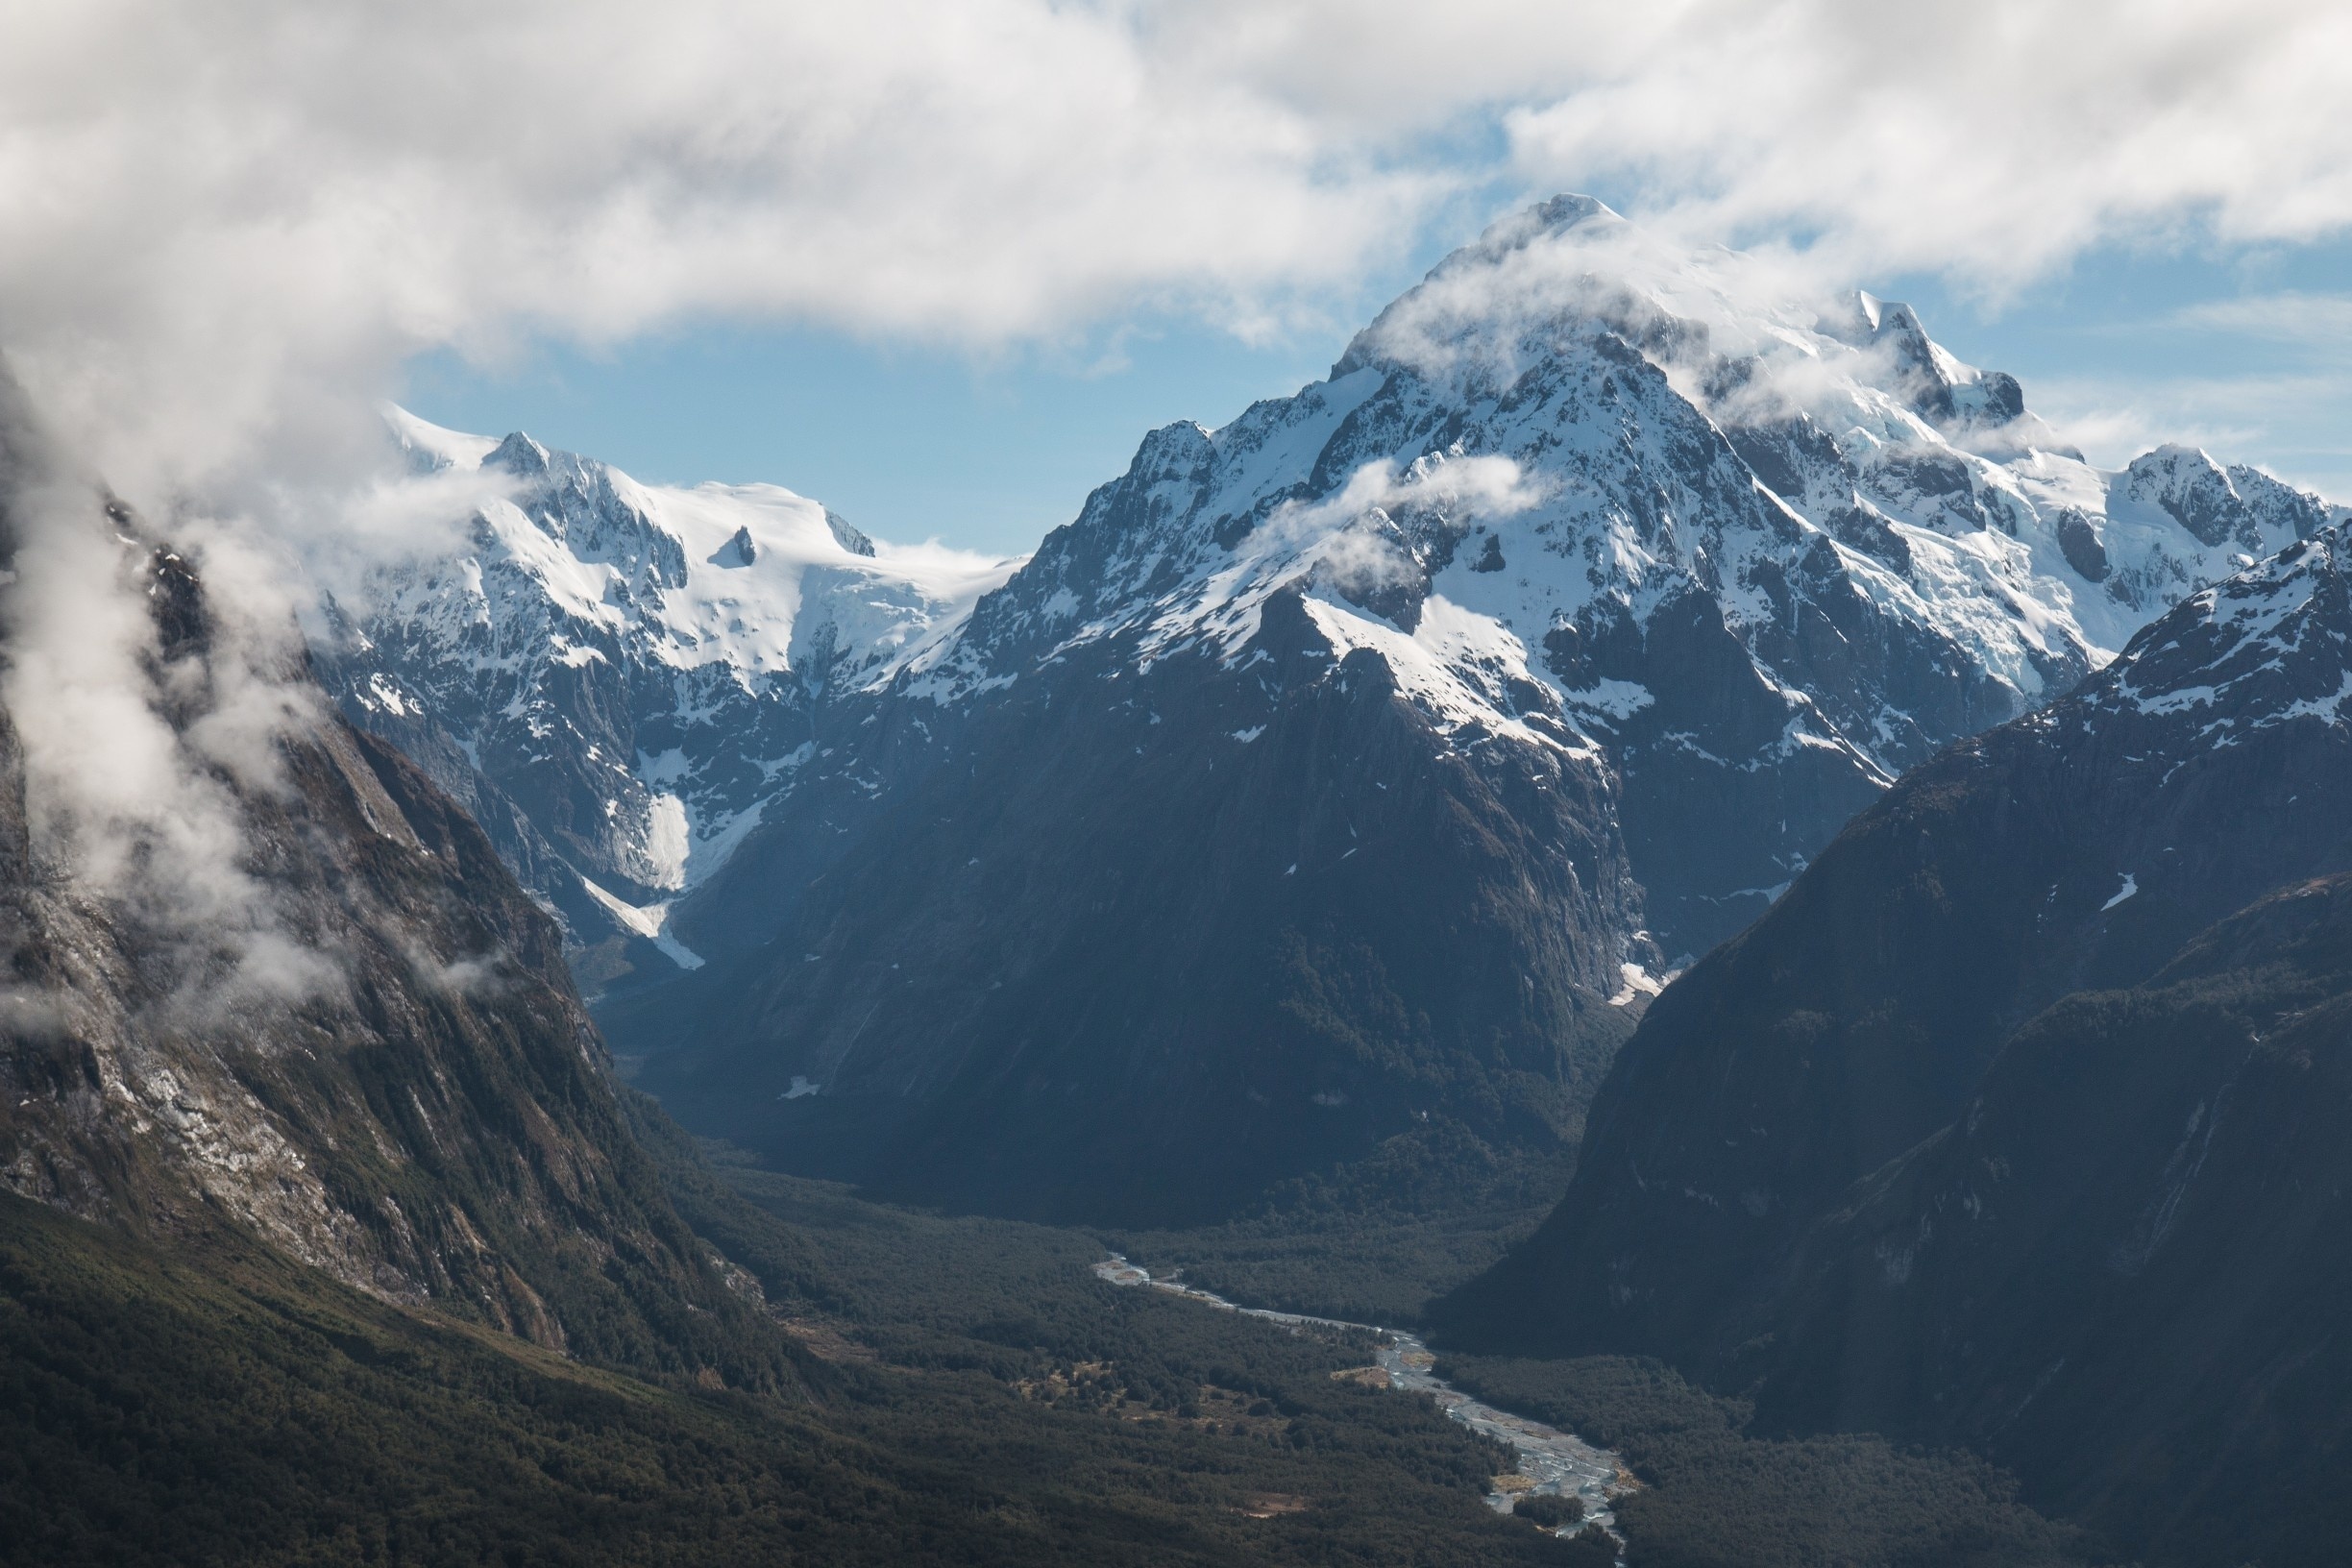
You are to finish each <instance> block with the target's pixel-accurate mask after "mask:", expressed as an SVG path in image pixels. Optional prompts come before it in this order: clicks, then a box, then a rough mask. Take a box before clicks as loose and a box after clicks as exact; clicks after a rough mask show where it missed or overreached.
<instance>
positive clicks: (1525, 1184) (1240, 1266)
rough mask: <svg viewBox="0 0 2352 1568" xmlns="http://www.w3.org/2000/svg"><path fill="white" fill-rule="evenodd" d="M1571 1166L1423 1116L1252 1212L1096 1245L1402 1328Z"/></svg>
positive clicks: (1517, 1228) (1500, 1240) (1249, 1298)
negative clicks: (1414, 1125)
mask: <svg viewBox="0 0 2352 1568" xmlns="http://www.w3.org/2000/svg"><path fill="white" fill-rule="evenodd" d="M1574 1164H1575V1160H1574V1156H1573V1154H1572V1153H1569V1152H1566V1151H1558V1152H1555V1153H1552V1154H1548V1155H1539V1154H1534V1153H1531V1152H1530V1151H1527V1150H1517V1149H1503V1148H1498V1147H1496V1146H1494V1145H1493V1144H1490V1143H1488V1142H1486V1141H1485V1140H1484V1139H1480V1138H1479V1137H1477V1136H1476V1135H1475V1134H1474V1133H1472V1132H1471V1131H1470V1129H1469V1128H1467V1127H1465V1126H1463V1125H1462V1124H1461V1123H1459V1122H1458V1121H1452V1120H1449V1119H1448V1118H1446V1117H1444V1116H1433V1118H1431V1120H1430V1121H1429V1122H1428V1123H1426V1124H1425V1125H1423V1126H1422V1127H1421V1128H1419V1129H1417V1130H1416V1131H1414V1132H1412V1133H1408V1134H1404V1135H1401V1136H1399V1137H1396V1138H1391V1139H1387V1140H1386V1141H1385V1142H1384V1143H1382V1144H1381V1145H1380V1146H1379V1147H1378V1148H1377V1149H1376V1150H1374V1151H1373V1153H1372V1154H1371V1155H1370V1156H1369V1157H1367V1158H1366V1159H1363V1160H1360V1161H1357V1162H1355V1163H1353V1164H1346V1165H1341V1166H1338V1167H1336V1168H1335V1169H1334V1170H1332V1171H1329V1172H1326V1173H1322V1174H1318V1175H1313V1176H1308V1177H1304V1178H1301V1179H1299V1180H1296V1181H1292V1182H1286V1183H1284V1184H1283V1185H1281V1186H1280V1187H1278V1188H1275V1189H1274V1190H1273V1191H1272V1192H1271V1193H1270V1194H1269V1195H1268V1199H1267V1202H1266V1203H1265V1205H1264V1207H1263V1208H1262V1210H1261V1211H1260V1212H1259V1213H1255V1214H1250V1215H1245V1216H1242V1217H1238V1218H1236V1219H1233V1220H1229V1221H1227V1222H1226V1223H1224V1224H1222V1225H1209V1226H1200V1227H1196V1228H1193V1229H1189V1230H1161V1231H1115V1232H1108V1233H1106V1239H1107V1240H1108V1241H1109V1242H1110V1244H1111V1245H1113V1246H1115V1247H1116V1248H1117V1249H1118V1250H1119V1251H1121V1252H1123V1253H1125V1254H1126V1255H1127V1256H1128V1257H1129V1258H1132V1259H1133V1260H1135V1261H1136V1262H1139V1263H1141V1264H1143V1265H1144V1266H1145V1267H1147V1268H1150V1269H1152V1270H1153V1271H1155V1272H1158V1273H1166V1272H1169V1271H1172V1270H1176V1269H1182V1270H1183V1273H1184V1277H1185V1279H1186V1280H1187V1282H1188V1283H1190V1284H1193V1285H1197V1286H1200V1287H1201V1288H1202V1289H1205V1290H1213V1291H1215V1292H1216V1293H1217V1294H1218V1295H1221V1296H1224V1297H1227V1298H1228V1299H1230V1300H1233V1301H1237V1302H1240V1303H1242V1304H1244V1305H1245V1306H1251V1307H1271V1308H1275V1309H1278V1310H1280V1311H1292V1312H1311V1313H1313V1314H1314V1315H1316V1316H1318V1317H1335V1318H1341V1319H1344V1320H1345V1321H1348V1322H1351V1323H1379V1324H1385V1325H1393V1326H1397V1327H1405V1326H1409V1325H1412V1324H1415V1323H1418V1322H1419V1321H1420V1318H1421V1314H1422V1311H1423V1310H1424V1309H1425V1308H1426V1307H1427V1306H1428V1305H1429V1304H1430V1303H1431V1302H1432V1301H1433V1300H1435V1299H1436V1298H1437V1297H1439V1296H1442V1295H1444V1294H1445V1293H1446V1292H1447V1291H1449V1290H1451V1289H1453V1288H1454V1287H1455V1286H1458V1285H1460V1284H1462V1283H1463V1282H1465V1281H1468V1280H1472V1279H1476V1278H1477V1277H1478V1276H1479V1275H1481V1274H1482V1273H1484V1272H1485V1271H1486V1270H1487V1269H1488V1268H1490V1267H1492V1266H1493V1265H1494V1264H1495V1263H1496V1262H1499V1261H1500V1260H1501V1259H1502V1257H1503V1255H1504V1254H1505V1253H1506V1252H1507V1251H1508V1250H1509V1248H1510V1247H1511V1245H1512V1244H1513V1243H1514V1242H1517V1241H1520V1240H1522V1239H1524V1238H1525V1237H1528V1236H1529V1235H1531V1234H1532V1233H1533V1231H1534V1229H1535V1227H1536V1226H1537V1225H1538V1224H1540V1223H1541V1222H1542V1220H1543V1216H1544V1215H1545V1214H1547V1213H1550V1212H1551V1210H1552V1208H1553V1206H1554V1205H1556V1204H1557V1203H1558V1202H1559V1198H1560V1194H1561V1193H1562V1192H1564V1191H1565V1190H1567V1187H1568V1178H1569V1175H1570V1174H1571V1172H1572V1170H1573V1169H1574Z"/></svg>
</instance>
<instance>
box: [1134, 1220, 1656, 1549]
mask: <svg viewBox="0 0 2352 1568" xmlns="http://www.w3.org/2000/svg"><path fill="white" fill-rule="evenodd" d="M1094 1273H1095V1276H1096V1278H1098V1279H1101V1280H1104V1281H1106V1282H1108V1283H1109V1284H1112V1285H1123V1286H1151V1287H1152V1288H1153V1289H1155V1290H1165V1291H1167V1292H1168V1293H1169V1294H1170V1295H1176V1296H1182V1297H1184V1298H1185V1299H1186V1300H1188V1301H1197V1302H1199V1303H1201V1304H1202V1305H1204V1306H1208V1307H1214V1308H1216V1309H1217V1310H1218V1311H1227V1312H1239V1313H1240V1314H1241V1315H1242V1316H1244V1317H1260V1318H1263V1319H1265V1320H1266V1321H1267V1322H1269V1323H1288V1324H1293V1325H1295V1324H1301V1323H1314V1324H1320V1325H1322V1326H1324V1327H1327V1328H1335V1329H1362V1330H1365V1331H1366V1332H1368V1333H1371V1334H1376V1335H1380V1336H1381V1345H1380V1349H1379V1351H1378V1353H1377V1360H1378V1361H1379V1365H1380V1369H1381V1371H1382V1372H1383V1373H1384V1374H1385V1376H1386V1386H1388V1387H1390V1388H1395V1389H1401V1390H1403V1391H1404V1392H1406V1393H1413V1394H1427V1395H1429V1396H1430V1397H1431V1398H1432V1399H1433V1400H1434V1401H1435V1402H1436V1404H1437V1408H1438V1409H1441V1410H1443V1411H1445V1413H1446V1414H1448V1415H1450V1416H1452V1417H1453V1418H1454V1419H1455V1420H1457V1421H1459V1422H1460V1423H1461V1424H1462V1425H1463V1426H1465V1427H1468V1428H1469V1429H1470V1430H1471V1431H1472V1432H1475V1433H1481V1434H1482V1435H1483V1436H1487V1437H1492V1438H1494V1439H1496V1440H1497V1441H1499V1442H1504V1443H1508V1444H1509V1445H1510V1447H1511V1449H1512V1451H1513V1452H1514V1453H1516V1454H1517V1455H1518V1457H1519V1458H1518V1473H1517V1475H1516V1476H1515V1477H1504V1478H1500V1483H1499V1484H1498V1485H1497V1486H1496V1488H1495V1489H1494V1490H1493V1491H1492V1492H1490V1493H1488V1494H1487V1497H1486V1503H1487V1506H1488V1507H1491V1508H1493V1509H1494V1510H1495V1511H1496V1512H1497V1513H1508V1512H1509V1511H1510V1510H1511V1508H1512V1507H1513V1506H1514V1505H1515V1504H1516V1503H1517V1502H1518V1500H1519V1499H1520V1498H1522V1497H1531V1496H1553V1497H1576V1498H1580V1499H1582V1500H1583V1504H1584V1517H1585V1519H1586V1520H1587V1521H1588V1522H1589V1523H1591V1524H1593V1525H1596V1526H1598V1527H1599V1528H1600V1529H1602V1530H1603V1531H1606V1532H1607V1533H1608V1536H1609V1538H1610V1539H1611V1540H1613V1541H1615V1542H1616V1543H1617V1545H1618V1547H1619V1549H1620V1550H1621V1551H1622V1549H1623V1548H1624V1546H1625V1537H1624V1536H1623V1535H1620V1534H1619V1533H1618V1532H1617V1516H1616V1513H1615V1512H1614V1511H1613V1509H1612V1508H1611V1507H1610V1505H1611V1503H1612V1502H1613V1501H1614V1500H1615V1499H1616V1498H1618V1497H1620V1496H1622V1495H1623V1494H1625V1493H1626V1492H1629V1491H1630V1490H1632V1488H1633V1485H1634V1482H1633V1479H1632V1475H1631V1473H1630V1472H1629V1471H1628V1470H1627V1469H1626V1467H1625V1463H1624V1461H1623V1460H1621V1459H1620V1458H1618V1457H1617V1456H1616V1455H1615V1454H1612V1453H1610V1452H1609V1451H1608V1450H1607V1449H1604V1448H1595V1447H1594V1446H1593V1445H1592V1444H1590V1443H1588V1442H1586V1441H1585V1440H1584V1439H1583V1438H1581V1437H1579V1436H1578V1435H1577V1434H1576V1433H1572V1432H1562V1431H1560V1430H1559V1429H1558V1428H1556V1427H1548V1426H1546V1425H1544V1424H1543V1423H1542V1422H1541V1421H1531V1420H1529V1419H1528V1418H1527V1417H1526V1416H1523V1415H1513V1414H1511V1413H1510V1412H1509V1411H1508V1410H1501V1409H1496V1408H1495V1407H1493V1406H1492V1405H1488V1404H1485V1403H1483V1402H1482V1401H1480V1400H1476V1399H1473V1398H1471V1397H1470V1396H1469V1395H1468V1394H1465V1393H1463V1392H1462V1391H1461V1390H1460V1389H1458V1388H1457V1387H1455V1386H1454V1385H1453V1384H1450V1383H1447V1382H1446V1381H1445V1380H1444V1379H1443V1378H1440V1377H1438V1376H1437V1374H1436V1372H1435V1371H1434V1370H1433V1367H1434V1365H1435V1362H1436V1358H1435V1357H1434V1356H1433V1355H1431V1354H1430V1352H1429V1348H1428V1347H1427V1346H1426V1345H1424V1344H1422V1342H1421V1341H1420V1339H1419V1338H1418V1337H1417V1336H1415V1335H1409V1334H1407V1333H1405V1332H1403V1331H1402V1330H1399V1329H1384V1328H1379V1327H1376V1326H1374V1325H1372V1324H1369V1323H1348V1322H1343V1321H1341V1320H1340V1319H1338V1318H1335V1317H1314V1316H1311V1315H1309V1314H1307V1313H1305V1312H1277V1311H1268V1310H1266V1309H1264V1308H1262V1307H1237V1306H1236V1305H1234V1304H1233V1303H1232V1302H1230V1301H1227V1300H1226V1299H1225V1298H1224V1297H1223V1296H1219V1295H1213V1294H1212V1293H1210V1292H1209V1291H1207V1290H1196V1289H1194V1288H1193V1287H1192V1286H1188V1285H1184V1284H1180V1283H1179V1282H1177V1281H1176V1280H1173V1279H1164V1280H1156V1279H1154V1278H1152V1275H1151V1271H1150V1270H1149V1269H1146V1268H1142V1267H1139V1266H1138V1265H1137V1264H1134V1263H1131V1262H1128V1261H1127V1260H1126V1258H1125V1257H1123V1256H1122V1255H1120V1254H1118V1253H1112V1254H1111V1255H1110V1256H1109V1257H1108V1258H1106V1259H1104V1260H1103V1262H1099V1263H1096V1264H1095V1265H1094ZM1513 1481H1517V1482H1522V1484H1518V1485H1513V1484H1511V1482H1513Z"/></svg>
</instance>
